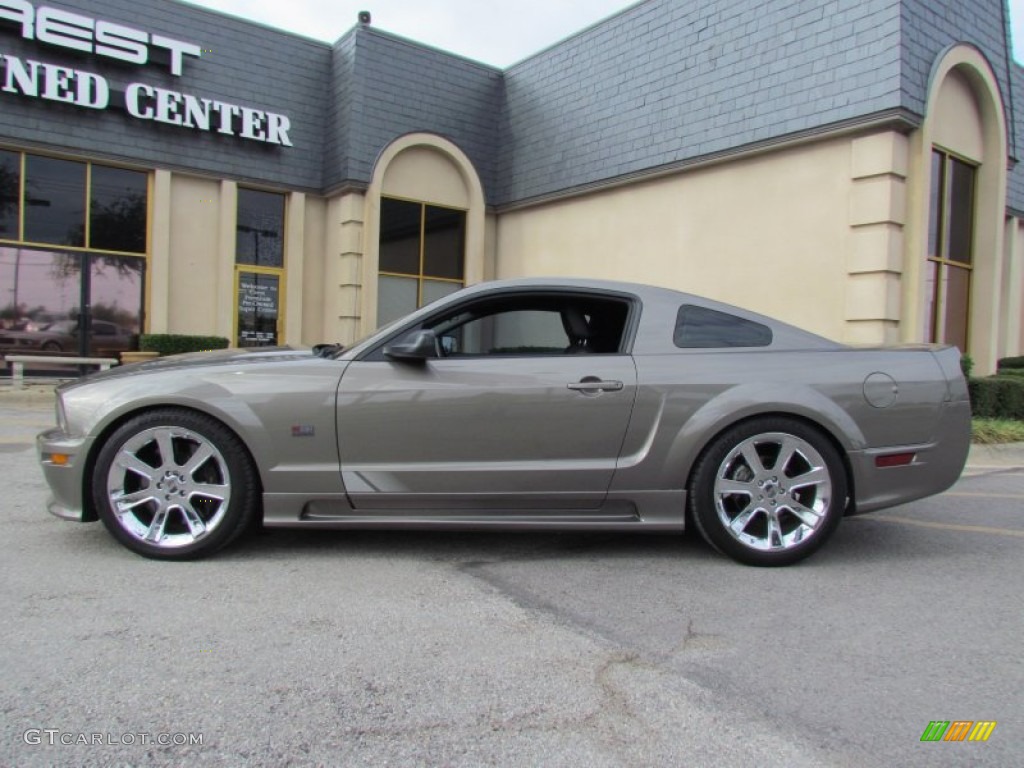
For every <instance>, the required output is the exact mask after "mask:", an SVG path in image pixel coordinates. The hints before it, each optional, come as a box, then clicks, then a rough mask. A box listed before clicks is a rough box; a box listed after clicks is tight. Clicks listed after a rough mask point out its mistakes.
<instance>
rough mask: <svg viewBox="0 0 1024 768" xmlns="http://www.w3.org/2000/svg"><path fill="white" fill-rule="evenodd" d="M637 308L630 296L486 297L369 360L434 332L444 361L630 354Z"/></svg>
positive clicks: (412, 330) (430, 321)
mask: <svg viewBox="0 0 1024 768" xmlns="http://www.w3.org/2000/svg"><path fill="white" fill-rule="evenodd" d="M632 303H633V300H632V299H630V298H628V297H624V296H614V295H609V294H603V293H600V294H599V293H591V292H567V293H556V292H552V291H536V292H532V291H531V292H527V291H524V292H522V293H514V294H507V293H506V294H501V295H497V296H495V295H491V296H483V297H479V298H476V299H473V300H471V301H466V302H463V303H460V304H458V305H455V306H452V307H449V308H447V309H446V310H444V311H441V312H438V313H436V314H434V315H432V316H430V317H428V318H427V319H425V320H424V321H423V322H421V323H420V324H419V325H416V326H409V327H407V328H406V330H405V332H404V333H402V334H400V335H397V336H394V337H392V338H391V339H389V340H388V341H386V342H383V343H382V344H381V345H380V346H379V347H377V348H376V349H375V350H373V351H372V352H370V353H369V354H368V355H367V356H366V357H365V358H363V359H365V360H367V361H383V360H387V359H389V358H388V357H387V356H386V355H385V354H384V349H385V348H386V347H387V346H388V345H395V344H401V343H403V342H405V341H407V340H410V339H412V338H413V337H414V335H415V334H416V333H417V332H418V331H420V330H430V331H433V332H434V335H435V336H436V345H435V346H436V350H437V355H436V356H438V357H452V358H460V357H461V358H468V357H484V356H508V357H517V356H518V357H523V356H558V355H570V354H620V353H623V352H625V351H626V349H625V347H626V344H627V329H628V327H629V322H628V321H629V318H630V316H631V314H630V311H631V307H632Z"/></svg>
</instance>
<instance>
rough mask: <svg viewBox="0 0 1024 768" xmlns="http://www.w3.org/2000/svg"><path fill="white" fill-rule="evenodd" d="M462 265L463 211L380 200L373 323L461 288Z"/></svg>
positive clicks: (464, 235)
mask: <svg viewBox="0 0 1024 768" xmlns="http://www.w3.org/2000/svg"><path fill="white" fill-rule="evenodd" d="M465 261H466V212H465V211H464V210H459V209H457V208H446V207H443V206H439V205H430V204H428V203H422V202H414V201H411V200H400V199H397V198H391V197H385V198H382V199H381V201H380V268H379V278H378V283H377V324H378V325H384V324H385V323H389V322H391V321H392V320H396V319H398V318H399V317H402V316H403V315H406V314H408V313H409V312H412V311H413V310H414V309H417V308H418V307H422V306H423V305H424V304H429V303H430V302H432V301H436V300H437V299H440V298H442V297H443V296H447V295H448V294H449V293H453V292H455V291H457V290H459V288H462V287H463V285H465V282H464V278H465Z"/></svg>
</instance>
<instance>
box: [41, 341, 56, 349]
mask: <svg viewBox="0 0 1024 768" xmlns="http://www.w3.org/2000/svg"><path fill="white" fill-rule="evenodd" d="M41 349H42V350H43V352H60V351H61V346H60V344H58V343H57V342H56V341H44V342H43V346H42V347H41Z"/></svg>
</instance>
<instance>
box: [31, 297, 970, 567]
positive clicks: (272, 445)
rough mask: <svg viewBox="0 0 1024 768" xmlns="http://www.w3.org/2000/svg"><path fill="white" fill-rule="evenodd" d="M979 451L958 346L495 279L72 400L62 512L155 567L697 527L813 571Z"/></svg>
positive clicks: (62, 453) (63, 449) (104, 381)
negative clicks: (277, 551)
mask: <svg viewBox="0 0 1024 768" xmlns="http://www.w3.org/2000/svg"><path fill="white" fill-rule="evenodd" d="M969 437H970V407H969V403H968V397H967V384H966V382H965V381H964V378H963V375H962V374H961V371H960V354H959V352H958V351H957V350H956V349H955V348H953V347H940V346H928V345H918V346H912V347H896V348H873V349H860V348H851V347H848V346H844V345H842V344H837V343H835V342H832V341H829V340H827V339H824V338H821V337H819V336H816V335H814V334H811V333H807V332H805V331H802V330H799V329H797V328H794V327H792V326H789V325H786V324H784V323H780V322H777V321H775V320H771V319H769V318H766V317H763V316H761V315H757V314H753V313H751V312H747V311H744V310H742V309H738V308H736V307H732V306H728V305H725V304H721V303H718V302H714V301H709V300H707V299H702V298H698V297H696V296H691V295H688V294H684V293H678V292H676V291H671V290H666V289H663V288H652V287H648V286H641V285H631V284H628V283H612V282H599V281H591V280H573V279H558V280H548V279H524V280H509V281H498V282H491V283H485V284H482V285H477V286H474V287H471V288H466V289H464V290H462V291H459V292H458V293H454V294H452V295H450V296H448V297H446V298H444V299H441V300H439V301H437V302H435V303H433V304H430V305H428V306H426V307H423V308H422V309H420V310H417V311H416V312H414V313H413V314H411V315H409V316H407V317H405V318H403V319H402V320H399V321H398V322H396V323H393V324H392V325H390V326H388V327H386V328H383V329H381V330H379V331H377V332H376V333H374V334H373V335H371V336H370V337H368V338H367V339H364V340H362V341H360V342H358V343H356V344H355V345H353V346H352V347H351V348H349V349H341V348H339V347H335V346H321V347H317V348H315V349H314V350H313V351H310V350H291V349H287V348H283V349H262V350H260V349H252V350H223V351H220V352H209V353H199V354H193V355H179V356H174V357H169V358H165V359H161V360H156V361H153V362H149V363H142V364H137V365H129V366H125V367H123V368H121V369H114V370H111V371H107V372H104V373H99V374H96V375H93V376H89V377H86V378H85V379H82V380H80V381H77V382H73V383H68V384H64V385H62V386H61V387H59V388H58V390H57V427H56V428H55V429H51V430H49V431H47V432H44V433H43V434H41V435H40V436H39V438H38V449H39V455H40V460H41V462H42V467H43V471H44V473H45V475H46V479H47V481H48V482H49V485H50V488H51V490H52V497H51V499H50V501H49V505H48V506H49V510H50V511H51V512H52V513H54V514H55V515H57V516H59V517H63V518H67V519H69V520H79V521H92V520H96V519H100V520H102V521H103V524H104V525H105V526H106V527H107V528H108V529H109V531H110V533H111V534H113V536H114V537H115V538H116V539H117V540H118V541H120V542H121V543H122V544H124V545H125V546H126V547H128V548H129V549H132V550H134V551H135V552H137V553H139V554H141V555H145V556H147V557H154V558H163V559H185V558H196V557H201V556H204V555H208V554H210V553H212V552H214V551H216V550H218V549H220V548H221V547H223V546H225V545H226V544H228V543H230V542H231V541H233V540H234V539H235V538H237V537H238V536H239V535H240V534H241V533H242V532H243V531H245V530H246V529H248V528H250V527H253V526H255V525H258V524H262V525H264V526H268V527H304V528H334V529H337V528H401V529H410V528H419V529H449V530H460V529H490V530H509V531H511V530H539V529H547V530H556V529H557V530H573V529H575V530H604V531H609V530H615V531H656V532H669V531H671V532H678V531H682V530H683V529H684V528H685V527H686V526H687V525H688V524H689V523H690V522H691V521H692V522H693V524H694V525H695V526H696V528H697V530H699V531H700V533H701V535H702V536H703V537H704V538H705V539H706V540H707V541H708V543H709V544H711V546H713V547H715V548H716V549H718V550H720V551H721V552H723V553H725V554H727V555H730V556H731V557H733V558H735V559H736V560H739V561H741V562H744V563H749V564H753V565H786V564H790V563H794V562H796V561H798V560H801V559H802V558H804V557H807V556H808V555H809V554H811V553H812V552H814V551H815V550H816V549H818V547H820V546H821V545H822V544H824V543H825V540H826V539H828V537H829V536H831V535H832V534H833V533H834V532H835V530H836V527H837V526H838V525H839V521H840V519H841V518H842V517H843V516H844V515H853V514H860V513H863V512H870V511H872V510H876V509H881V508H883V507H889V506H893V505H895V504H902V503H904V502H908V501H912V500H914V499H919V498H922V497H924V496H928V495H930V494H935V493H939V492H941V491H943V490H945V489H946V488H948V487H949V486H950V485H952V484H953V483H954V482H955V481H956V479H957V478H958V477H959V475H960V472H961V470H962V469H963V465H964V461H965V460H966V456H967V449H968V444H969Z"/></svg>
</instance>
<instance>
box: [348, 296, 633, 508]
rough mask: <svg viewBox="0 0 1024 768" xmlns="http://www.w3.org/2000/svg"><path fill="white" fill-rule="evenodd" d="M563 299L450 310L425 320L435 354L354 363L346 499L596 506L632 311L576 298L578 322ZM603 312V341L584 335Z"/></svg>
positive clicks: (622, 386) (362, 503) (611, 458)
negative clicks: (604, 309)
mask: <svg viewBox="0 0 1024 768" xmlns="http://www.w3.org/2000/svg"><path fill="white" fill-rule="evenodd" d="M570 299H574V297H564V296H559V297H552V296H544V297H540V298H539V299H538V297H517V298H516V299H515V300H514V301H512V302H511V303H509V302H508V301H503V302H499V303H495V302H493V301H491V302H489V303H486V302H485V304H484V306H479V305H478V306H471V307H469V308H463V309H459V310H454V311H452V312H450V313H448V314H447V315H445V316H442V317H441V318H437V319H435V320H434V321H433V322H432V323H428V324H427V325H431V326H432V328H433V330H431V331H430V333H431V334H435V333H436V339H437V346H438V354H439V355H440V356H431V357H427V358H426V359H419V360H416V359H412V360H404V361H403V360H397V359H394V358H391V359H389V358H388V357H387V356H386V355H384V354H378V355H370V356H368V357H367V358H366V359H364V360H359V361H356V362H354V363H352V365H350V366H349V367H348V369H347V370H346V372H345V374H344V376H343V378H342V381H341V383H340V386H339V391H338V408H337V414H338V416H337V417H338V435H339V452H340V456H341V463H342V476H343V479H344V483H345V487H346V489H347V492H348V494H349V499H350V501H351V503H352V505H353V506H354V507H355V508H357V509H364V510H374V509H377V510H387V509H404V510H408V511H409V514H415V512H416V511H423V512H424V513H427V514H429V513H430V511H436V510H439V509H448V510H509V511H511V510H522V509H536V510H549V511H551V510H586V509H590V510H594V509H597V508H599V507H600V505H601V502H602V501H603V500H604V498H605V496H606V494H607V490H608V486H609V484H610V482H611V478H612V474H613V472H614V470H615V464H616V460H617V458H618V455H619V451H620V448H621V446H622V442H623V437H624V435H625V432H626V428H627V426H628V424H629V418H630V413H631V410H632V406H633V401H634V398H635V394H636V368H635V366H634V364H633V360H632V357H631V356H630V355H629V354H627V353H626V351H625V348H624V342H625V337H626V333H625V328H626V317H627V316H628V315H629V305H628V304H627V303H625V302H623V301H621V300H619V302H618V304H617V305H615V306H614V307H613V309H609V310H608V312H607V313H606V316H605V315H601V316H600V317H599V315H600V314H601V310H599V308H598V305H596V304H594V303H593V302H591V303H589V304H588V303H586V301H584V302H583V303H582V304H576V305H574V307H573V309H574V311H573V312H571V313H569V314H572V315H573V317H574V318H577V319H578V318H580V317H582V318H583V319H582V320H579V324H578V327H577V328H575V329H574V328H573V327H572V321H571V320H569V319H566V315H567V312H568V310H567V308H566V307H567V305H566V301H567V300H570ZM609 306H611V304H609ZM612 314H614V317H613V318H612V321H611V325H612V328H611V330H607V329H605V330H603V331H601V333H602V334H603V335H604V338H603V339H602V340H601V341H600V342H598V340H597V339H596V337H593V338H590V339H588V338H584V337H585V336H586V335H587V334H588V333H591V331H594V332H595V333H596V329H598V327H599V326H600V325H601V323H602V322H603V323H604V324H605V325H606V326H607V325H608V319H609V317H611V315H612ZM580 326H582V327H580ZM413 330H417V329H413ZM588 343H591V347H590V348H589V349H588V348H587V344H588Z"/></svg>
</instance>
